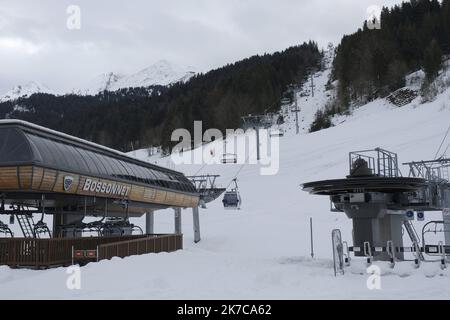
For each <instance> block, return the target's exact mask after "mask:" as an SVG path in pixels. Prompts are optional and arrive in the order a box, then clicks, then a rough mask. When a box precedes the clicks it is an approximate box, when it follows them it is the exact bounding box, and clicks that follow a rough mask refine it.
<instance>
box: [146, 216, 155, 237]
mask: <svg viewBox="0 0 450 320" xmlns="http://www.w3.org/2000/svg"><path fill="white" fill-rule="evenodd" d="M145 233H146V234H155V213H154V212H153V211H150V212H147V213H146V214H145Z"/></svg>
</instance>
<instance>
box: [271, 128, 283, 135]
mask: <svg viewBox="0 0 450 320" xmlns="http://www.w3.org/2000/svg"><path fill="white" fill-rule="evenodd" d="M269 135H270V136H271V137H284V131H283V129H271V130H270V133H269Z"/></svg>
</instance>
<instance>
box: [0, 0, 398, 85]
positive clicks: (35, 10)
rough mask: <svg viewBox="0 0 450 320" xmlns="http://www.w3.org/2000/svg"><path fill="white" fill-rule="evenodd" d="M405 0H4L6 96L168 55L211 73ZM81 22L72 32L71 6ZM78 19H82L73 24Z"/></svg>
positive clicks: (322, 35) (333, 31) (127, 69)
mask: <svg viewBox="0 0 450 320" xmlns="http://www.w3.org/2000/svg"><path fill="white" fill-rule="evenodd" d="M400 2H401V1H396V0H390V1H388V0H130V1H123V0H121V1H118V0H117V1H115V0H82V1H76V0H71V1H65V0H39V1H36V0H20V1H17V0H0V94H1V93H3V92H5V91H7V90H9V89H10V88H11V87H13V86H14V85H16V84H23V83H26V82H27V81H30V80H35V81H39V82H42V83H44V84H46V85H47V86H48V87H50V88H51V89H54V90H70V88H74V87H80V86H82V84H85V83H88V82H89V81H90V80H92V78H94V77H95V76H97V75H98V74H101V73H104V72H109V71H116V72H122V73H133V72H136V71H139V70H140V69H143V68H145V67H147V66H149V65H151V64H152V63H154V62H156V61H158V60H161V59H166V60H169V61H171V62H173V63H175V64H178V65H181V66H194V67H195V68H196V69H197V70H199V71H207V70H210V69H212V68H216V67H220V66H222V65H224V64H226V63H229V62H234V61H236V60H239V59H242V58H245V57H248V56H250V55H253V54H258V53H260V54H262V53H265V52H274V51H277V50H283V49H285V48H287V47H289V46H291V45H296V44H300V43H302V42H303V41H307V40H310V39H311V40H315V41H317V42H318V43H319V45H320V46H322V47H326V45H327V43H328V42H334V43H335V44H336V43H338V42H339V40H340V39H341V38H342V36H343V35H344V34H348V33H352V32H354V31H356V29H357V28H358V27H360V26H361V25H362V22H363V21H364V20H365V18H366V10H367V8H368V7H369V6H371V5H378V6H383V5H389V6H391V5H393V4H395V3H400ZM70 5H77V6H79V8H80V10H81V28H80V29H79V30H78V29H74V30H70V29H68V28H67V19H68V18H69V16H70V15H69V14H68V13H67V8H68V6H70ZM70 21H73V20H70Z"/></svg>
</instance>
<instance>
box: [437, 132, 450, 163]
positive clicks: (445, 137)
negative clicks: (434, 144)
mask: <svg viewBox="0 0 450 320" xmlns="http://www.w3.org/2000/svg"><path fill="white" fill-rule="evenodd" d="M449 133H450V126H449V127H448V129H447V133H446V134H445V136H444V139H442V142H441V144H440V146H439V149H438V151H437V152H436V155H435V156H434V159H435V160H436V159H437V158H438V155H439V152H440V151H441V149H442V146H443V145H444V142H445V140H446V139H447V137H448V134H449ZM447 149H448V147H447ZM445 151H447V150H445ZM444 154H445V152H444Z"/></svg>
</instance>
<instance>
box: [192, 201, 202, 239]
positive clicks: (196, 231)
mask: <svg viewBox="0 0 450 320" xmlns="http://www.w3.org/2000/svg"><path fill="white" fill-rule="evenodd" d="M192 218H193V222H194V223H193V224H194V242H195V243H199V242H200V240H201V238H200V214H199V209H198V207H194V208H192Z"/></svg>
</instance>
